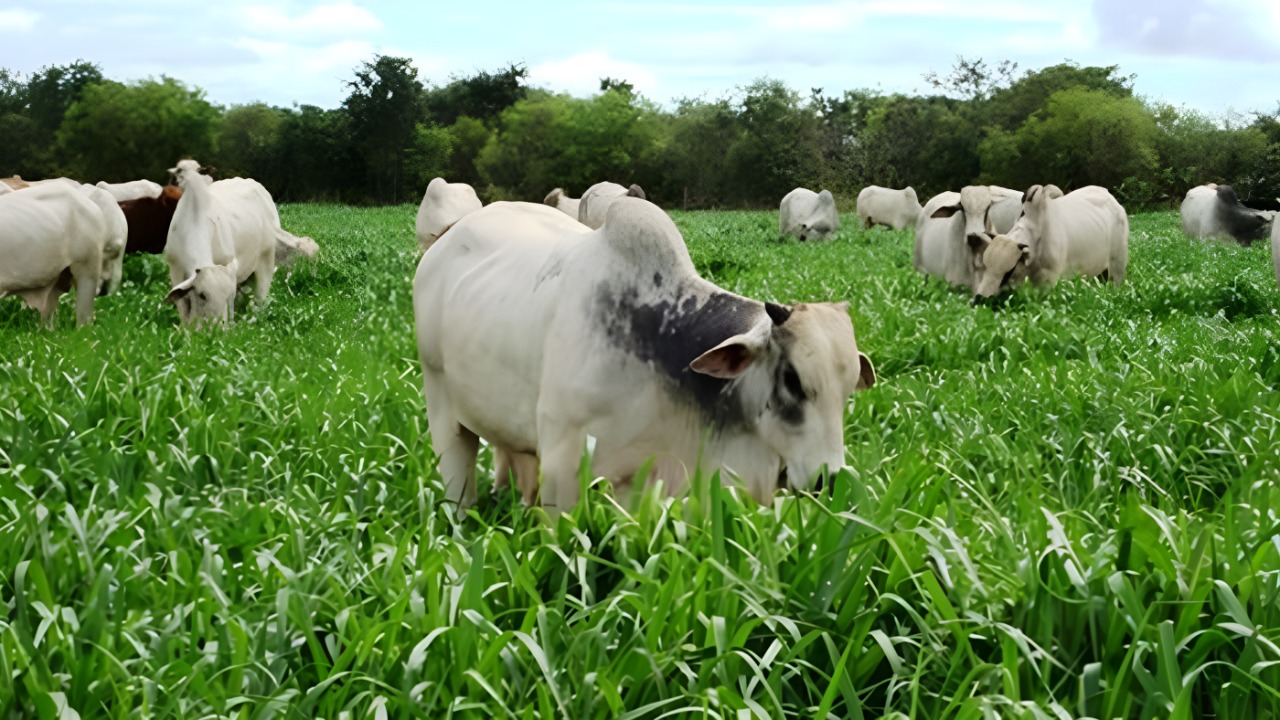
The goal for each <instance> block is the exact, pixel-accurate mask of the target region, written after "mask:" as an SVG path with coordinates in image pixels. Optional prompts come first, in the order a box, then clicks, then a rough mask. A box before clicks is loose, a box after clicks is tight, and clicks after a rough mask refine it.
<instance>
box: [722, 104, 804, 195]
mask: <svg viewBox="0 0 1280 720" xmlns="http://www.w3.org/2000/svg"><path fill="white" fill-rule="evenodd" d="M742 91H743V95H742V99H741V100H740V101H739V108H740V109H739V123H740V124H741V126H742V130H743V132H742V134H741V135H739V136H738V137H737V139H736V140H735V142H734V143H733V145H731V146H730V147H729V153H728V157H727V158H726V171H727V173H728V190H729V192H730V194H731V195H732V196H733V200H734V201H735V202H738V203H742V204H760V205H772V204H775V203H777V202H778V200H779V199H781V198H782V196H783V195H785V194H786V193H788V192H790V191H791V190H792V189H794V188H796V187H801V186H808V185H813V184H816V181H817V179H818V177H819V175H820V174H821V173H820V168H821V154H820V151H819V146H820V125H821V123H820V121H819V119H818V116H817V113H816V112H815V110H814V108H812V107H810V106H807V105H803V104H802V103H801V102H800V96H799V95H798V94H797V93H796V92H795V91H793V90H791V89H790V88H788V87H787V86H786V85H785V84H783V83H782V82H781V81H779V80H771V79H768V78H762V79H759V80H756V81H755V82H753V83H751V84H750V85H748V86H746V87H745V88H742Z"/></svg>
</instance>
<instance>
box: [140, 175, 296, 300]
mask: <svg viewBox="0 0 1280 720" xmlns="http://www.w3.org/2000/svg"><path fill="white" fill-rule="evenodd" d="M170 172H171V173H173V174H174V176H175V178H176V179H177V183H178V185H179V186H181V187H182V199H181V200H179V201H178V206H177V208H176V209H175V210H174V212H173V221H172V222H171V223H170V225H169V236H168V239H167V241H166V242H165V246H164V259H165V262H166V263H167V264H168V265H169V280H170V283H171V285H172V289H171V290H170V292H169V295H168V297H167V298H166V299H167V300H168V301H169V302H172V303H174V304H175V305H177V306H178V315H179V317H180V318H181V319H182V321H183V322H184V323H189V322H192V321H196V322H197V324H201V322H202V321H203V320H204V319H213V318H225V319H228V320H229V319H231V317H232V316H233V315H234V312H235V308H234V306H233V303H234V300H235V287H236V286H238V285H241V284H243V283H244V282H246V281H247V280H248V279H249V278H250V277H253V279H254V295H255V297H256V299H257V302H258V304H261V303H263V302H265V301H266V299H267V293H268V292H269V291H270V290H271V276H272V274H274V272H275V256H276V230H277V229H278V228H279V227H280V216H279V214H278V213H277V212H276V205H275V203H274V202H273V201H272V200H271V194H270V193H268V192H267V190H266V188H264V187H262V185H260V184H259V183H258V182H257V181H255V180H248V179H245V178H231V179H229V180H219V181H218V182H215V183H209V182H207V181H206V180H205V178H206V177H207V176H205V175H202V174H201V173H200V164H199V163H197V162H196V161H195V160H179V161H178V166H177V167H175V168H173V169H172V170H170ZM213 266H221V267H222V268H224V269H225V270H226V271H227V273H228V274H227V275H225V276H224V274H223V272H221V271H212V272H207V273H206V272H200V273H197V271H198V270H201V269H203V268H210V267H213ZM227 277H234V278H235V282H234V283H231V284H228V283H227V282H226V278H227ZM187 280H191V281H192V282H186V281H187ZM228 287H230V288H231V289H230V291H228Z"/></svg>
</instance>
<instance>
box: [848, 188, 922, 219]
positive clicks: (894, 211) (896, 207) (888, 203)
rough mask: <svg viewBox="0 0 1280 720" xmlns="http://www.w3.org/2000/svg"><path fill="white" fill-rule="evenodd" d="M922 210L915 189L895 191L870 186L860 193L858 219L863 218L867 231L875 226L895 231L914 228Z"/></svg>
mask: <svg viewBox="0 0 1280 720" xmlns="http://www.w3.org/2000/svg"><path fill="white" fill-rule="evenodd" d="M920 210H921V207H920V200H919V199H917V198H916V191H915V189H914V188H905V189H903V190H893V189H890V188H884V187H880V186H879V185H868V186H867V187H864V188H862V192H860V193H858V217H860V218H862V226H863V227H864V228H867V229H870V228H872V227H873V226H875V225H884V226H886V227H890V228H893V229H894V230H902V229H903V228H908V227H912V226H914V225H915V224H916V219H917V217H918V216H919V215H920Z"/></svg>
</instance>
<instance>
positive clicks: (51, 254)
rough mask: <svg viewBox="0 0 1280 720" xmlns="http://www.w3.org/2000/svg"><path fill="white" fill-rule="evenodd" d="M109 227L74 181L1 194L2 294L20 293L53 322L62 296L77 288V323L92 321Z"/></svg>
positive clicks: (42, 318)
mask: <svg viewBox="0 0 1280 720" xmlns="http://www.w3.org/2000/svg"><path fill="white" fill-rule="evenodd" d="M106 233H107V230H106V226H105V224H104V222H103V219H102V212H101V211H100V210H98V208H97V206H95V205H94V204H93V202H92V201H91V200H90V199H89V198H88V197H86V196H85V194H84V193H82V192H80V191H79V189H77V188H76V187H73V186H72V185H71V184H69V183H58V182H55V183H47V184H44V185H40V186H37V187H31V188H27V189H24V190H22V191H21V192H12V193H5V194H4V195H3V197H0V258H2V259H3V262H0V297H4V296H5V295H19V296H21V297H22V299H24V300H26V302H27V304H28V305H30V306H31V307H32V308H33V309H34V310H35V311H36V312H38V313H40V320H41V321H42V322H43V323H44V324H45V325H48V326H50V327H52V326H53V319H54V312H55V311H56V310H57V308H58V297H59V296H60V295H62V293H64V292H66V291H67V290H69V289H71V287H72V283H73V282H74V285H75V289H76V324H78V325H85V324H87V323H90V322H92V321H93V297H94V295H95V294H97V292H98V285H99V282H100V279H101V275H102V246H103V243H104V238H105V236H106Z"/></svg>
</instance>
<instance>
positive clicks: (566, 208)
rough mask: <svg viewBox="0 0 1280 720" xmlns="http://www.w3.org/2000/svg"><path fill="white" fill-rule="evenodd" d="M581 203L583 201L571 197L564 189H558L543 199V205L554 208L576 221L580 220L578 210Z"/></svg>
mask: <svg viewBox="0 0 1280 720" xmlns="http://www.w3.org/2000/svg"><path fill="white" fill-rule="evenodd" d="M581 202H582V200H581V199H579V198H571V197H569V195H568V193H566V192H565V191H564V188H556V189H555V190H552V191H551V192H549V193H547V196H546V197H545V198H543V199H542V204H543V205H546V206H548V207H553V208H555V209H557V210H559V211H560V212H562V213H564V214H565V215H568V216H569V217H571V218H573V219H574V220H577V219H578V208H579V205H580V204H581Z"/></svg>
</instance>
